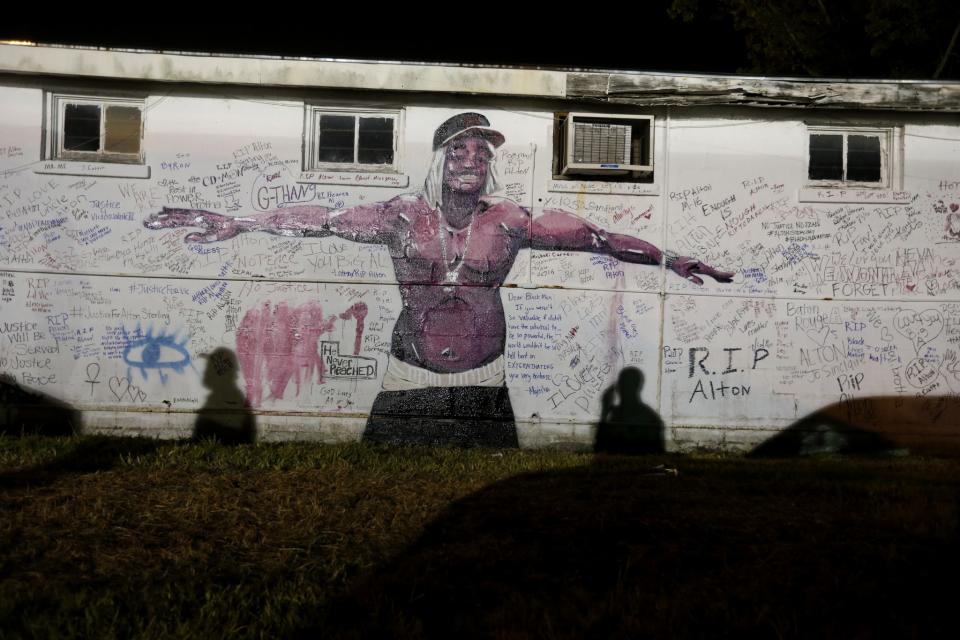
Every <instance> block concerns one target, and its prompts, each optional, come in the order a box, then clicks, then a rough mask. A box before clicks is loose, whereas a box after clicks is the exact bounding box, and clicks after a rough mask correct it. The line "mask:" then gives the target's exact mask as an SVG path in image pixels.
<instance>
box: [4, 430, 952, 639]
mask: <svg viewBox="0 0 960 640" xmlns="http://www.w3.org/2000/svg"><path fill="white" fill-rule="evenodd" d="M659 464H665V465H668V466H670V467H675V468H677V469H678V472H679V473H678V474H677V475H676V476H674V475H663V474H658V473H650V471H651V469H652V468H653V467H655V466H656V465H659ZM958 498H960V462H958V461H955V460H932V459H919V458H865V459H859V458H847V459H836V458H819V459H795V460H776V461H774V460H748V459H743V458H734V457H715V456H690V457H673V456H667V455H664V456H649V457H635V458H627V457H616V456H600V457H595V456H593V455H587V454H574V453H561V452H531V451H504V452H495V451H490V450H469V451H463V450H450V449H421V448H374V447H370V446H366V445H359V444H357V445H342V446H330V445H317V444H256V445H242V446H236V447H225V446H222V445H218V444H216V443H213V442H203V443H174V442H157V441H150V440H142V439H141V440H121V439H109V438H96V437H73V438H44V437H39V436H25V437H22V438H16V437H10V436H2V437H0V511H2V513H0V637H51V638H52V637H55V638H66V637H86V638H128V637H169V636H190V637H199V638H208V637H220V636H225V635H231V636H245V637H421V636H424V637H444V638H453V637H496V638H528V637H529V638H582V637H590V638H632V637H642V636H647V635H652V636H656V637H668V636H673V637H675V636H681V637H690V636H695V637H699V636H709V637H718V636H720V637H722V636H729V637H742V636H744V635H746V636H763V637H796V636H806V637H837V638H870V637H918V638H929V637H960V634H958V631H960V622H958V617H957V616H956V614H955V612H954V611H953V607H954V606H956V605H955V602H956V594H957V593H958V590H957V588H956V586H955V585H956V580H957V577H958V576H960V551H958V546H957V540H958V537H960V536H958V524H960V523H958Z"/></svg>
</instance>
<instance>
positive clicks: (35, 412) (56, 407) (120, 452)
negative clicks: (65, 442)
mask: <svg viewBox="0 0 960 640" xmlns="http://www.w3.org/2000/svg"><path fill="white" fill-rule="evenodd" d="M80 426H81V418H80V412H79V411H77V410H76V409H74V408H73V407H72V406H71V405H69V404H68V403H66V402H63V401H61V400H57V399H56V398H53V397H51V396H49V395H47V394H45V393H42V392H40V391H37V390H35V389H29V388H26V387H23V386H21V385H19V384H17V383H16V382H15V381H13V380H11V379H9V378H8V377H7V378H0V433H2V434H4V435H8V436H16V437H26V436H45V437H54V438H64V439H65V438H68V437H69V436H75V435H79V433H80ZM157 446H158V444H157V441H156V440H154V439H152V438H122V437H121V438H118V437H113V436H86V437H84V438H82V439H77V441H76V446H74V447H72V448H70V449H68V450H67V452H66V453H64V454H62V455H59V456H57V457H56V458H54V459H53V460H51V461H50V462H47V463H44V464H40V465H37V466H33V467H28V468H24V469H16V470H13V471H8V472H4V473H0V487H4V488H15V487H24V486H30V487H34V486H38V485H45V484H50V483H52V482H55V481H56V480H58V479H60V478H61V477H63V476H64V475H71V474H83V473H94V472H97V471H106V470H108V469H111V468H112V467H114V466H115V465H116V464H117V462H118V461H119V460H121V459H123V458H124V457H128V456H142V455H147V454H150V453H152V452H153V451H154V450H155V449H156V448H157Z"/></svg>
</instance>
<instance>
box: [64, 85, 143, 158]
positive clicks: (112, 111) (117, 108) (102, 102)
mask: <svg viewBox="0 0 960 640" xmlns="http://www.w3.org/2000/svg"><path fill="white" fill-rule="evenodd" d="M49 97H50V110H49V114H50V118H49V134H50V146H49V150H50V157H51V158H53V159H59V160H81V161H87V162H117V163H125V164H143V162H144V158H143V114H144V101H143V100H140V99H132V98H118V97H102V96H84V95H67V94H49Z"/></svg>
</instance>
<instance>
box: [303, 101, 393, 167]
mask: <svg viewBox="0 0 960 640" xmlns="http://www.w3.org/2000/svg"><path fill="white" fill-rule="evenodd" d="M402 115H403V113H402V111H401V110H399V109H393V110H382V109H377V110H366V109H349V110H344V109H328V108H324V107H316V106H308V107H307V136H306V145H305V152H306V153H305V156H306V157H305V162H304V164H305V167H304V168H305V169H306V170H308V171H309V170H324V169H326V170H338V171H367V172H371V173H373V172H387V173H394V172H399V171H400V150H399V147H398V144H399V140H400V128H401V126H402Z"/></svg>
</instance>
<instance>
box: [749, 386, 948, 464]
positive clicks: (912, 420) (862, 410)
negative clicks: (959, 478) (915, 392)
mask: <svg viewBox="0 0 960 640" xmlns="http://www.w3.org/2000/svg"><path fill="white" fill-rule="evenodd" d="M823 453H836V454H842V455H851V454H883V453H912V454H923V455H930V456H939V457H958V456H960V398H957V397H954V396H927V397H924V398H916V397H905V396H865V397H862V398H852V399H850V400H846V401H843V402H839V403H835V404H831V405H827V406H825V407H823V408H821V409H818V410H817V411H814V412H813V413H810V414H809V415H806V416H804V417H803V418H801V419H800V420H797V421H796V422H794V423H793V424H792V425H790V426H789V427H788V428H786V429H784V430H783V431H781V432H780V433H778V434H777V435H775V436H773V437H771V438H770V439H768V440H766V441H765V442H762V443H761V444H760V445H758V446H757V447H755V448H754V449H753V450H752V451H751V452H750V454H749V455H750V456H752V457H758V458H765V457H774V458H776V457H789V456H798V455H812V454H823Z"/></svg>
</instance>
